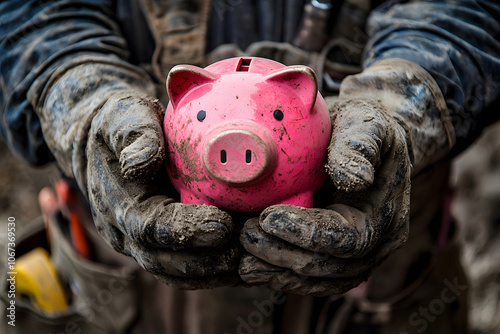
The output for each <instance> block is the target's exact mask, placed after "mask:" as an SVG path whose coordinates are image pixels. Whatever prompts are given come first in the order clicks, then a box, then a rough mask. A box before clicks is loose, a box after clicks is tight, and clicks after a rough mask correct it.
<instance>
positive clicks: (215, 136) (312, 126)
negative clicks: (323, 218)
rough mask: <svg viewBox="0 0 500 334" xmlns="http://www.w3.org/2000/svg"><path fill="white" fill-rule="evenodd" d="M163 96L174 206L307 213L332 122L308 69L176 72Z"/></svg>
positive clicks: (261, 62)
mask: <svg viewBox="0 0 500 334" xmlns="http://www.w3.org/2000/svg"><path fill="white" fill-rule="evenodd" d="M167 91H168V96H169V97H170V103H169V105H168V107H167V111H166V115H165V122H164V130H165V134H166V139H167V152H168V162H167V170H168V174H169V177H170V179H171V181H172V183H173V185H174V186H175V188H176V189H177V191H178V192H179V193H180V196H181V202H183V203H198V204H209V205H215V206H218V207H219V208H222V209H226V210H234V211H241V212H256V211H260V210H263V209H264V208H266V207H268V206H270V205H273V204H294V205H297V206H303V207H312V205H313V193H314V192H315V191H316V190H318V189H319V187H320V186H321V185H322V183H323V181H324V179H325V177H326V172H325V167H324V165H325V159H326V151H327V147H328V144H329V141H330V135H331V121H330V117H329V113H328V110H327V107H326V105H325V101H324V100H323V98H322V97H321V95H320V94H318V83H317V79H316V75H315V74H314V72H313V71H312V70H311V69H310V68H308V67H306V66H285V65H283V64H281V63H278V62H275V61H272V60H268V59H263V58H231V59H227V60H223V61H220V62H217V63H214V64H212V65H210V66H208V67H206V68H205V69H202V68H199V67H195V66H189V65H178V66H175V67H174V68H173V69H172V70H171V71H170V73H169V75H168V79H167Z"/></svg>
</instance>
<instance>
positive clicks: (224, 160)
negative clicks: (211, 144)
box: [220, 150, 227, 164]
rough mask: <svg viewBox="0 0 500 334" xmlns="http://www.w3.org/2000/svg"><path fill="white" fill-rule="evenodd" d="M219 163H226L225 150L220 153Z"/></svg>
mask: <svg viewBox="0 0 500 334" xmlns="http://www.w3.org/2000/svg"><path fill="white" fill-rule="evenodd" d="M220 162H221V163H223V164H225V163H226V162H227V152H226V150H221V151H220Z"/></svg>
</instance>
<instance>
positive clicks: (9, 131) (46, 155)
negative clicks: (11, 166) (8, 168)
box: [0, 0, 128, 165]
mask: <svg viewBox="0 0 500 334" xmlns="http://www.w3.org/2000/svg"><path fill="white" fill-rule="evenodd" d="M112 4H113V1H112V0H109V1H102V0H99V1H97V0H95V1H92V0H83V1H75V0H72V1H71V0H69V1H40V0H38V1H18V0H13V1H3V2H2V3H0V84H1V89H0V131H1V133H2V135H3V137H4V138H5V139H6V141H7V144H8V145H9V148H10V150H11V151H12V152H13V153H15V154H16V155H17V156H18V157H20V158H21V159H23V160H25V161H26V162H28V163H30V164H33V165H41V164H43V163H46V162H48V161H50V160H52V155H51V153H50V152H49V150H48V148H47V145H46V144H45V141H44V139H43V134H42V131H41V126H40V120H39V118H38V116H37V115H36V113H35V111H34V109H33V107H32V105H31V104H30V103H29V101H28V99H27V94H28V91H29V90H30V89H31V88H32V86H33V83H34V82H35V80H37V81H39V82H43V80H44V76H48V75H49V74H48V73H49V72H50V69H52V68H55V67H57V66H59V65H61V64H62V63H65V64H67V63H68V62H71V60H72V59H74V58H75V57H77V56H79V55H83V54H85V55H90V56H92V55H93V54H94V55H96V56H100V57H102V56H106V57H110V62H113V61H119V59H126V58H127V57H128V52H127V51H126V50H127V47H126V43H125V40H124V39H123V37H121V35H120V30H119V28H118V26H117V25H116V23H115V20H114V18H113V15H114V14H113V11H112ZM40 87H41V89H43V85H41V86H40ZM40 93H41V92H40ZM35 95H36V93H35Z"/></svg>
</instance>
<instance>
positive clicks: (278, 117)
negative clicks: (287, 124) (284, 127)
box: [273, 109, 283, 121]
mask: <svg viewBox="0 0 500 334" xmlns="http://www.w3.org/2000/svg"><path fill="white" fill-rule="evenodd" d="M273 116H274V119H276V120H277V121H281V120H282V119H283V112H282V111H281V110H279V109H276V110H275V111H273Z"/></svg>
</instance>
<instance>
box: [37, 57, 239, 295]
mask: <svg viewBox="0 0 500 334" xmlns="http://www.w3.org/2000/svg"><path fill="white" fill-rule="evenodd" d="M112 60H113V61H112V62H110V60H109V58H105V59H104V58H103V59H100V58H99V57H94V58H92V59H86V58H81V59H75V60H73V61H71V64H69V65H67V66H66V67H65V66H61V67H59V68H57V69H55V70H54V73H53V74H52V75H51V79H50V80H49V81H48V82H46V83H45V86H44V87H43V89H42V87H35V88H34V89H33V90H32V95H31V96H30V97H29V98H30V101H31V103H32V104H33V105H34V106H35V108H36V110H37V113H38V114H39V117H40V119H41V122H42V129H43V134H44V137H45V139H46V141H47V144H48V146H49V148H50V149H51V151H52V152H53V154H54V156H55V158H56V160H57V162H58V164H59V166H60V168H61V169H62V171H63V172H64V173H65V174H66V175H68V176H72V177H75V178H76V180H77V182H78V184H79V186H80V188H81V190H82V191H83V192H84V193H85V194H86V195H87V196H88V200H89V204H90V207H91V210H92V215H93V219H94V223H95V225H96V227H97V230H98V232H99V234H100V235H101V236H102V237H103V238H104V240H106V242H107V243H108V244H109V245H111V246H112V247H113V248H114V249H115V250H117V251H118V252H121V253H123V254H126V255H129V256H131V257H133V258H134V259H135V260H136V261H137V262H138V263H139V264H140V265H141V266H142V267H143V268H144V269H146V270H147V271H149V272H151V273H152V274H154V275H155V276H156V277H157V278H158V279H160V280H162V281H164V282H166V283H168V284H172V285H175V286H178V287H181V288H189V289H191V288H208V287H214V286H219V285H228V284H233V283H235V282H236V281H237V279H238V275H237V272H236V269H237V265H238V259H239V255H238V251H237V250H236V248H235V247H232V246H231V243H228V240H229V238H230V236H231V232H232V221H231V217H230V216H229V215H228V214H227V213H225V212H222V211H220V210H218V209H217V208H215V207H211V206H206V205H184V204H180V203H175V202H174V200H173V199H171V198H169V197H168V196H167V193H168V191H169V190H171V189H172V186H171V184H170V182H169V181H168V178H163V174H164V173H163V170H164V168H163V166H164V163H165V162H164V159H165V144H164V135H163V131H162V124H163V115H164V108H163V106H162V105H161V104H160V103H159V102H158V100H156V99H154V98H152V97H151V95H152V94H154V86H153V84H152V83H151V82H150V81H149V77H148V76H147V75H146V74H145V73H143V72H142V71H140V70H139V69H137V68H135V67H132V66H131V65H128V64H126V63H124V62H122V61H120V60H118V59H112ZM33 92H42V94H40V95H39V96H38V95H36V94H35V93H33ZM233 244H236V242H234V243H233Z"/></svg>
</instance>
